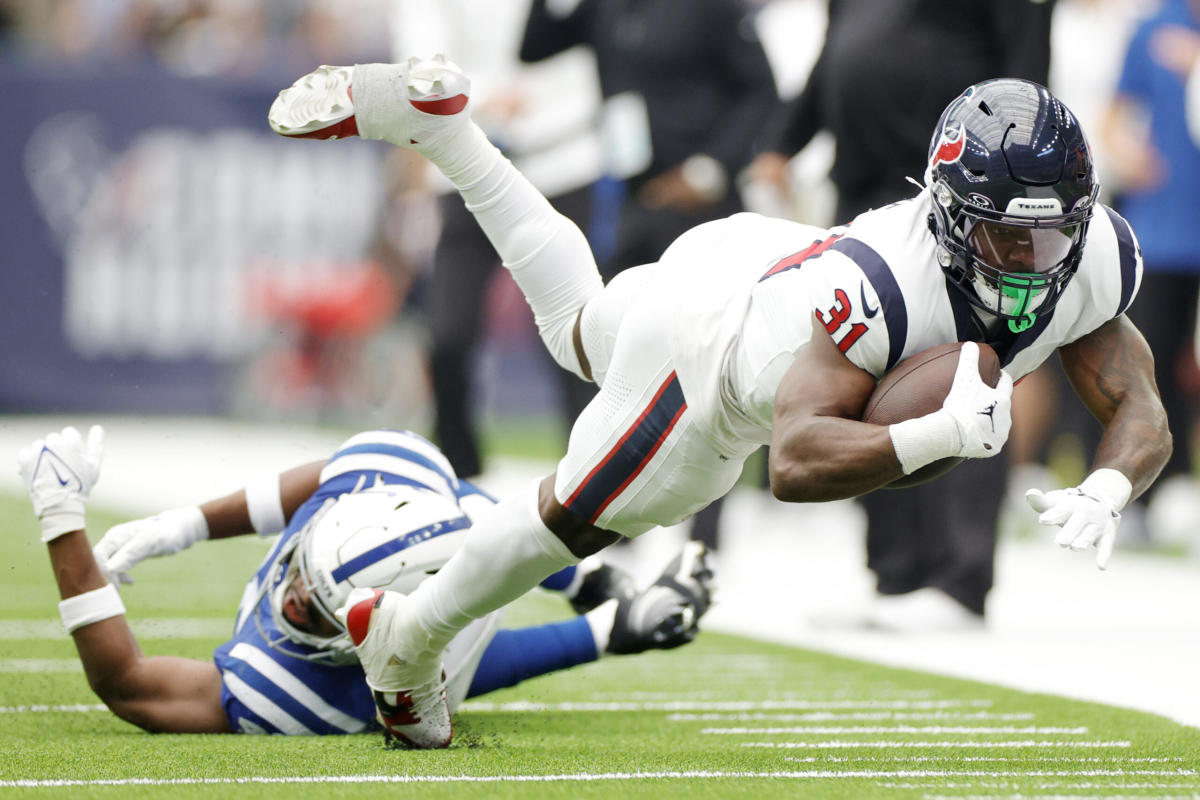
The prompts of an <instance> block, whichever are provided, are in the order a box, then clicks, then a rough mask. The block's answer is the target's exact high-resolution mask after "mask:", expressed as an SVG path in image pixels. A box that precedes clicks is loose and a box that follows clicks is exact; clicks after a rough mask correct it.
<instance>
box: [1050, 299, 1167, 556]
mask: <svg viewBox="0 0 1200 800" xmlns="http://www.w3.org/2000/svg"><path fill="white" fill-rule="evenodd" d="M1059 353H1060V356H1061V357H1062V363H1063V368H1064V369H1065V370H1066V373H1067V377H1068V378H1069V379H1070V381H1071V385H1072V386H1073V387H1074V388H1075V392H1076V393H1077V394H1078V395H1079V397H1080V399H1081V400H1083V402H1084V404H1085V405H1086V406H1087V407H1088V410H1090V411H1091V412H1092V414H1093V415H1094V416H1095V417H1096V419H1098V420H1099V421H1100V423H1101V424H1102V425H1103V426H1104V435H1103V437H1102V438H1101V439H1100V446H1099V447H1098V448H1097V450H1096V456H1095V459H1094V460H1093V463H1092V471H1091V473H1090V474H1089V475H1088V476H1087V478H1085V479H1084V481H1083V482H1082V483H1081V484H1080V485H1079V486H1077V487H1074V488H1071V489H1058V490H1054V491H1050V492H1042V491H1041V490H1039V489H1036V488H1035V489H1030V490H1029V492H1027V493H1026V497H1027V498H1028V500H1029V504H1030V505H1031V506H1032V507H1033V509H1034V510H1035V511H1037V512H1038V514H1039V516H1038V521H1039V522H1041V523H1042V524H1043V525H1052V526H1057V527H1058V528H1059V531H1058V535H1057V536H1056V537H1055V541H1056V542H1057V543H1058V544H1059V545H1061V546H1063V547H1069V548H1070V549H1072V550H1084V549H1088V548H1091V547H1095V548H1096V565H1097V566H1099V567H1100V568H1101V569H1104V568H1105V566H1106V565H1107V564H1108V559H1109V557H1110V556H1111V555H1112V550H1113V546H1114V544H1115V542H1116V536H1117V527H1118V525H1119V524H1120V520H1121V510H1122V509H1123V508H1124V507H1125V505H1126V504H1127V503H1128V502H1129V501H1130V500H1132V499H1133V498H1135V497H1137V496H1138V495H1140V494H1141V493H1142V492H1144V491H1146V489H1147V488H1149V486H1150V484H1151V483H1153V482H1154V479H1155V478H1157V477H1158V474H1159V472H1161V471H1162V468H1163V466H1164V465H1165V464H1166V463H1167V459H1168V458H1170V456H1171V432H1170V430H1168V428H1167V413H1166V410H1165V409H1164V408H1163V405H1162V400H1161V399H1160V398H1159V394H1158V387H1157V385H1156V384H1155V381H1154V357H1153V354H1152V353H1151V352H1150V347H1149V345H1147V344H1146V340H1145V339H1144V338H1143V337H1142V334H1141V332H1140V331H1138V329H1137V328H1136V327H1135V326H1134V324H1133V323H1132V322H1130V321H1129V320H1128V319H1127V318H1125V317H1124V316H1122V317H1118V318H1116V319H1114V320H1111V321H1109V322H1107V323H1105V324H1104V325H1102V326H1100V327H1099V328H1097V329H1096V330H1094V331H1092V332H1091V333H1089V334H1088V335H1087V336H1084V337H1082V338H1080V339H1078V340H1076V341H1075V342H1072V343H1071V344H1069V345H1066V346H1064V347H1063V348H1061V349H1060V351H1059Z"/></svg>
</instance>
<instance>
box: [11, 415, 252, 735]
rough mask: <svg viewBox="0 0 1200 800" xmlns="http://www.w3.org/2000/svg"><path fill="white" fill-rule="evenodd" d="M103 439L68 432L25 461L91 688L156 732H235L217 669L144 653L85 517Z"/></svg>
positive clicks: (64, 612) (24, 454) (37, 446)
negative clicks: (108, 578) (91, 539)
mask: <svg viewBox="0 0 1200 800" xmlns="http://www.w3.org/2000/svg"><path fill="white" fill-rule="evenodd" d="M103 436H104V433H103V430H102V429H101V428H100V427H99V426H96V427H93V428H92V429H91V431H90V432H89V435H88V438H87V441H86V442H85V441H84V440H83V438H82V437H81V436H80V435H79V432H78V431H77V430H75V429H74V428H66V429H64V430H63V431H62V432H61V433H52V434H50V435H49V436H47V437H46V438H45V439H38V440H37V441H35V442H34V443H33V444H32V445H30V446H29V447H26V448H24V449H23V450H21V453H20V455H19V457H18V465H19V469H20V473H21V476H22V478H23V479H24V482H25V486H26V489H27V490H28V491H29V497H30V500H31V501H32V502H33V508H34V513H35V514H36V515H37V517H38V521H39V523H40V526H41V530H42V541H43V542H45V543H46V546H47V549H48V551H49V554H50V564H51V566H52V567H53V569H54V577H55V580H56V581H57V582H58V589H59V595H60V596H61V597H62V602H61V603H59V612H60V614H61V616H62V620H63V625H64V627H65V628H66V629H67V632H68V633H70V634H71V635H72V637H73V638H74V639H75V647H76V649H77V650H78V652H79V658H80V660H81V661H82V662H83V669H84V672H85V674H86V675H87V679H88V684H89V685H90V686H91V687H92V690H93V691H95V692H96V694H97V695H98V696H99V697H100V699H101V700H103V701H104V703H105V705H107V706H108V707H109V708H110V709H112V711H113V713H115V714H116V715H117V716H119V717H121V718H122V719H124V720H126V721H128V722H131V723H133V724H134V725H137V726H139V727H141V728H145V729H146V730H149V731H163V732H168V731H169V732H178V733H225V732H228V731H229V723H228V722H227V720H226V717H225V713H224V711H223V710H222V708H221V679H220V674H219V673H218V672H217V668H216V665H215V664H213V663H212V662H211V661H197V660H193V659H186V658H173V657H164V656H158V657H154V658H147V657H146V656H145V655H143V654H142V652H141V649H140V648H139V647H138V644H137V640H136V639H135V638H134V636H133V633H132V631H130V629H129V626H128V625H127V624H126V622H125V606H124V604H123V603H122V602H121V597H120V595H119V594H118V593H117V590H116V587H115V586H113V585H112V584H111V583H108V582H107V581H106V580H105V578H104V576H103V575H102V574H101V572H100V568H99V566H98V565H97V563H96V560H95V558H94V557H93V556H92V548H91V546H90V544H89V543H88V539H87V534H86V533H85V532H84V512H85V506H86V503H87V497H88V495H89V494H90V492H91V489H92V486H94V485H95V483H96V480H97V478H98V477H99V474H100V459H101V453H102V450H103Z"/></svg>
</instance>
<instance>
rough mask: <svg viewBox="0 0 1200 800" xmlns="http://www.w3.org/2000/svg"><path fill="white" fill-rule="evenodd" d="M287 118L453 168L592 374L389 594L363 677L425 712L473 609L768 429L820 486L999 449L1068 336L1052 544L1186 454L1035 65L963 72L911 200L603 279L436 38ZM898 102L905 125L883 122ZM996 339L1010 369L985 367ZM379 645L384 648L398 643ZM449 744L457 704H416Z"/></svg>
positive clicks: (1107, 228) (542, 310) (296, 105)
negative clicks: (1085, 416)
mask: <svg viewBox="0 0 1200 800" xmlns="http://www.w3.org/2000/svg"><path fill="white" fill-rule="evenodd" d="M268 116H269V121H270V123H271V126H272V128H273V129H274V130H275V131H276V132H277V133H280V134H283V135H286V136H302V137H310V138H336V137H337V136H346V135H353V134H357V135H360V136H363V137H366V138H373V139H384V140H386V141H389V142H391V143H393V144H396V145H399V146H402V147H407V148H411V149H415V150H417V151H418V152H419V153H421V154H423V155H424V156H425V157H426V158H428V159H429V160H430V161H431V162H432V163H434V164H435V165H436V166H437V167H438V168H439V169H441V170H442V171H443V172H444V173H445V174H446V175H447V176H448V177H449V178H450V180H451V181H452V182H453V183H454V185H455V186H456V188H457V189H458V191H459V193H460V194H461V195H462V196H463V198H464V200H465V201H466V203H467V206H468V208H469V209H471V211H472V212H473V213H474V214H475V216H476V219H477V220H478V222H479V224H480V226H481V227H482V228H483V229H484V231H485V232H486V233H487V235H488V237H489V238H490V240H491V242H492V244H493V245H494V246H495V248H496V250H497V252H498V253H499V254H500V256H501V258H502V260H503V262H504V264H505V266H506V267H507V268H508V269H509V270H510V271H511V272H512V275H513V277H514V279H515V280H516V281H517V283H518V285H519V286H520V287H521V289H522V291H523V293H524V294H525V297H526V299H527V301H528V302H529V304H530V306H531V307H532V309H533V312H534V318H535V320H536V322H537V325H538V329H539V333H540V335H541V337H542V340H543V342H544V343H545V344H546V346H547V348H548V349H549V350H550V352H551V353H552V354H553V355H554V356H555V358H556V359H557V360H558V362H559V363H560V364H562V365H563V366H564V367H565V368H567V369H570V370H573V371H575V372H576V373H577V374H579V375H581V376H582V377H584V378H587V379H592V380H594V381H596V383H597V384H599V386H600V392H599V394H598V395H597V397H596V399H595V400H594V401H593V402H592V403H591V405H589V406H588V407H587V408H586V409H585V410H584V412H583V413H582V414H581V415H580V417H579V419H578V421H577V422H576V424H575V427H574V429H573V431H572V434H571V437H570V442H569V444H568V447H567V453H566V455H565V456H564V457H563V459H562V460H561V461H560V462H559V464H558V469H557V471H556V472H555V474H554V475H551V476H549V477H547V478H546V479H545V480H544V481H542V482H541V483H540V485H538V486H535V487H530V489H529V490H528V491H527V492H525V493H522V494H521V495H519V496H517V497H513V498H510V499H507V500H504V501H502V502H501V503H500V505H499V506H497V509H498V511H499V512H500V513H497V514H494V515H492V516H490V517H489V518H488V520H487V524H486V525H479V526H477V527H476V529H475V530H474V533H473V535H472V537H471V540H470V541H469V542H468V543H467V544H466V545H465V546H464V547H463V548H462V549H461V550H459V551H458V553H457V554H455V556H454V557H453V558H452V559H450V561H449V562H447V564H446V566H445V568H443V569H442V570H441V571H440V572H439V573H438V574H437V575H436V576H434V577H433V578H432V579H430V580H428V581H426V582H424V583H423V584H422V585H421V586H420V587H419V588H418V589H417V590H416V591H414V592H413V593H412V594H410V595H407V596H403V595H400V594H398V593H395V592H388V593H385V594H384V595H382V596H381V597H380V598H378V599H374V598H369V597H366V596H365V595H356V594H351V596H350V598H349V601H348V604H347V607H346V609H344V611H343V613H345V612H346V611H349V612H351V613H356V612H355V609H358V612H357V614H362V613H363V611H362V609H363V608H364V606H358V605H357V604H358V603H365V604H366V606H365V607H366V608H367V609H368V611H369V609H370V608H373V609H374V611H373V615H372V616H371V617H370V626H369V630H370V635H369V636H368V637H367V638H366V639H365V640H364V641H362V642H361V644H360V645H359V654H360V657H361V658H362V659H363V662H364V663H365V664H373V665H377V667H372V666H368V669H367V679H368V681H369V682H371V683H372V685H374V686H376V687H377V688H379V689H381V690H384V691H388V692H401V693H402V694H401V696H402V697H405V698H409V701H410V702H412V703H413V704H422V705H421V707H422V708H425V709H428V708H429V707H430V705H429V703H428V702H427V700H426V699H425V698H428V697H429V696H431V694H432V693H433V692H435V691H436V687H437V685H438V681H439V680H440V674H441V655H440V654H441V651H442V649H443V648H444V647H445V645H446V643H447V642H449V641H450V639H451V638H452V637H453V636H454V635H455V634H456V633H457V632H458V631H459V630H461V629H462V628H463V627H464V626H465V625H467V624H469V623H470V622H471V621H472V620H474V619H477V618H479V617H481V616H484V615H485V614H487V613H488V612H489V611H490V610H492V609H494V608H496V607H498V606H501V605H503V604H504V603H506V602H508V601H509V600H511V599H512V598H514V597H516V596H519V595H520V594H521V593H523V592H525V591H526V590H527V589H529V587H531V586H533V585H535V584H536V583H537V582H538V581H539V580H541V579H543V578H544V577H545V576H546V575H549V574H551V573H553V572H554V571H556V570H558V569H561V568H562V567H563V566H564V565H568V564H573V563H576V562H578V561H579V560H580V559H581V558H583V557H585V556H588V555H591V554H592V553H595V552H597V551H598V550H600V549H601V548H603V547H605V546H607V545H608V544H611V543H612V542H614V541H616V540H617V539H618V538H619V537H621V536H628V537H633V536H638V535H640V534H642V533H644V532H645V531H647V530H649V529H650V528H652V527H655V526H657V525H669V524H673V523H676V522H678V521H679V520H681V519H683V518H685V517H686V516H688V515H689V514H692V513H694V512H695V511H696V510H697V509H699V508H701V507H703V506H704V505H706V504H707V503H710V502H711V501H712V500H714V499H715V498H717V497H720V496H721V495H723V494H724V493H725V492H727V491H728V490H729V489H730V487H732V486H733V484H734V482H735V480H736V479H737V477H738V475H739V474H740V472H741V469H742V463H743V461H744V460H745V459H746V457H747V456H748V455H749V454H750V453H752V452H753V451H754V450H756V449H757V448H758V447H759V446H761V445H762V444H766V443H769V444H770V445H771V449H770V465H769V471H770V478H771V488H772V491H773V493H774V494H775V496H776V497H778V498H780V499H782V500H789V501H800V502H812V501H822V500H832V499H839V498H847V497H853V496H855V495H858V494H862V493H864V492H869V491H872V490H874V489H877V488H879V487H881V486H884V485H886V484H887V483H889V482H891V481H893V480H895V479H897V478H899V477H900V476H901V475H904V474H909V473H911V472H913V471H914V470H916V469H918V468H920V467H921V466H923V465H925V464H928V463H930V462H932V461H935V460H937V459H940V458H944V457H949V456H963V457H968V458H986V457H990V456H994V455H996V454H997V453H998V452H999V451H1000V449H1001V448H1002V447H1003V445H1004V443H1005V441H1006V440H1007V436H1008V431H1009V426H1010V422H1011V421H1010V396H1011V391H1012V382H1013V379H1014V378H1020V377H1021V376H1023V375H1025V374H1027V373H1028V372H1030V371H1032V370H1033V369H1034V368H1035V367H1036V366H1037V365H1038V364H1040V363H1041V362H1042V361H1044V360H1045V359H1046V358H1047V357H1049V355H1050V354H1051V353H1052V352H1054V351H1055V350H1057V351H1058V352H1059V354H1060V357H1061V359H1062V363H1063V365H1064V367H1065V369H1066V370H1067V373H1068V374H1069V375H1070V378H1071V381H1072V383H1073V385H1074V386H1075V388H1076V390H1077V392H1078V394H1079V395H1080V397H1081V399H1082V400H1083V402H1084V403H1085V404H1086V405H1087V407H1088V408H1089V409H1090V410H1091V411H1092V413H1093V414H1095V415H1096V417H1097V418H1098V419H1099V420H1100V421H1101V423H1103V424H1104V425H1105V433H1104V437H1103V440H1102V443H1101V445H1100V447H1099V449H1098V451H1097V453H1096V454H1095V458H1094V462H1093V469H1092V471H1091V472H1090V474H1089V475H1088V476H1087V478H1086V479H1085V480H1084V481H1083V482H1082V483H1081V484H1080V485H1079V486H1078V487H1075V488H1072V489H1067V490H1058V491H1052V492H1047V493H1042V492H1041V491H1039V490H1037V489H1031V490H1030V493H1029V502H1030V504H1031V505H1032V506H1033V507H1034V509H1035V510H1036V511H1038V512H1039V514H1040V517H1039V519H1040V521H1041V522H1042V523H1044V524H1047V525H1052V526H1057V527H1058V528H1059V532H1058V534H1057V541H1058V543H1059V544H1061V545H1063V546H1066V547H1070V548H1072V549H1076V550H1081V549H1084V548H1090V547H1096V548H1097V558H1098V563H1099V565H1100V566H1102V567H1103V566H1104V564H1105V562H1106V561H1107V559H1108V557H1109V555H1110V553H1111V550H1112V546H1113V540H1114V537H1115V534H1116V529H1117V524H1118V521H1119V519H1120V511H1121V509H1122V508H1123V507H1124V505H1125V504H1126V503H1127V502H1128V501H1129V500H1130V498H1132V497H1136V496H1137V495H1138V494H1140V493H1141V492H1143V491H1145V489H1146V488H1147V487H1148V486H1149V485H1150V483H1151V482H1152V481H1153V480H1154V478H1155V476H1156V475H1157V474H1158V472H1159V471H1160V469H1161V468H1162V465H1163V463H1164V462H1165V460H1166V458H1167V456H1168V454H1169V453H1170V449H1171V439H1170V434H1169V432H1168V430H1167V423H1166V418H1165V414H1164V412H1163V408H1162V404H1161V402H1160V400H1159V397H1158V391H1157V388H1156V386H1155V384H1154V376H1153V370H1152V356H1151V354H1150V352H1149V351H1148V348H1147V347H1146V344H1145V340H1144V339H1143V338H1142V336H1141V334H1140V333H1139V332H1138V331H1137V330H1136V328H1135V327H1134V326H1133V325H1132V324H1131V323H1130V322H1129V321H1128V320H1127V318H1126V317H1125V316H1124V311H1125V309H1126V308H1127V307H1128V305H1129V303H1130V302H1131V301H1132V299H1133V297H1134V295H1135V293H1136V290H1137V286H1138V282H1139V278H1140V274H1141V259H1140V256H1139V252H1138V246H1137V241H1136V239H1135V238H1134V235H1133V233H1132V231H1131V230H1130V229H1129V226H1128V225H1127V224H1126V223H1125V222H1124V220H1122V219H1121V218H1120V217H1119V216H1118V215H1117V214H1115V213H1114V212H1112V211H1111V210H1110V209H1108V208H1105V207H1103V206H1100V205H1099V204H1097V203H1096V201H1095V198H1096V191H1097V186H1098V184H1097V181H1096V176H1095V174H1094V170H1093V167H1092V160H1091V155H1090V151H1089V149H1088V145H1087V141H1086V139H1085V137H1084V134H1083V132H1082V131H1081V130H1080V128H1079V125H1078V122H1077V121H1076V119H1075V117H1074V116H1073V115H1072V114H1071V112H1070V111H1069V110H1067V109H1066V108H1065V107H1064V106H1063V105H1062V104H1061V103H1060V102H1059V101H1058V100H1057V99H1056V98H1054V97H1053V96H1052V95H1051V94H1050V93H1049V92H1048V91H1047V90H1046V89H1045V88H1044V87H1041V86H1039V85H1037V84H1033V83H1029V82H1027V81H1020V80H1011V79H1005V80H994V81H987V82H984V83H981V84H977V85H975V86H972V87H970V88H968V89H967V90H966V91H965V92H964V93H963V94H962V96H960V97H959V98H958V99H956V100H955V101H954V102H953V103H952V104H951V105H950V106H949V107H948V108H947V109H946V110H945V112H944V113H943V115H942V118H941V119H940V120H939V121H938V123H937V126H936V128H935V130H934V135H933V139H932V144H931V147H930V157H929V162H928V169H927V170H926V173H925V176H924V184H923V185H919V188H920V191H919V193H917V194H916V196H914V197H913V198H911V199H909V200H906V201H902V202H899V203H896V204H894V205H891V206H888V207H886V208H882V209H878V210H874V211H870V212H867V213H865V214H862V215H861V216H859V217H858V218H857V219H855V220H854V221H853V222H852V223H851V224H850V225H847V226H845V227H842V228H835V229H832V230H821V229H816V228H813V227H809V226H805V225H799V224H795V223H791V222H787V221H782V220H773V219H765V218H762V217H759V216H755V215H750V214H741V215H737V216H734V217H731V218H729V219H726V220H723V221H717V222H712V223H708V224H705V225H702V226H699V227H697V228H695V229H693V230H692V231H690V232H688V233H686V234H684V235H683V236H682V237H680V238H679V239H678V240H677V241H676V242H675V243H674V244H673V245H672V246H671V247H670V248H668V250H667V251H666V252H665V253H664V254H663V256H662V259H661V260H660V261H659V262H657V263H655V264H650V265H646V266H642V267H634V268H632V269H630V270H628V271H626V272H624V273H622V274H621V275H620V276H618V277H617V278H616V279H614V280H613V281H612V282H611V283H610V284H609V285H608V286H602V285H601V281H600V278H599V276H598V275H597V273H596V269H595V266H594V262H593V259H592V257H591V254H590V252H589V250H588V247H587V243H586V240H585V239H584V237H583V235H582V234H581V233H580V231H579V230H578V229H576V228H575V227H574V226H573V225H572V224H570V223H569V222H568V221H567V220H566V219H564V218H563V217H561V216H560V215H558V214H556V213H555V212H554V210H553V208H551V206H550V205H549V204H548V203H547V202H546V201H545V199H544V198H542V197H540V196H539V195H538V193H537V192H536V191H535V190H534V189H533V188H532V186H530V185H529V184H528V182H527V181H525V180H524V179H523V178H522V177H521V176H520V175H519V174H518V173H517V172H516V170H514V169H513V167H512V166H511V164H509V163H508V162H506V161H505V159H504V158H503V156H502V155H501V154H500V153H499V151H498V150H496V148H495V147H494V146H493V145H491V144H490V143H489V142H488V141H487V140H486V138H485V137H484V135H483V134H482V132H481V131H480V130H479V129H478V127H477V126H475V125H474V124H473V123H472V122H471V121H470V118H469V81H468V80H467V79H466V77H465V76H463V75H462V74H461V72H460V71H459V70H458V69H457V68H456V67H455V66H454V65H453V64H452V63H450V62H448V61H446V60H445V59H444V58H443V57H440V56H439V57H435V58H433V59H427V60H419V59H410V61H409V62H408V63H405V64H386V65H385V64H368V65H359V66H356V67H353V68H349V67H322V68H320V69H318V70H316V71H315V72H313V73H312V74H310V75H308V76H305V77H304V78H301V79H300V80H299V81H297V82H296V83H295V84H294V85H293V86H292V87H291V88H289V89H286V90H284V91H283V92H281V93H280V95H279V97H278V98H277V99H276V101H275V103H274V104H273V106H272V108H271V110H270V112H269V115H268ZM880 124H887V123H886V120H881V121H880ZM954 341H962V342H966V343H967V344H966V345H965V346H964V347H963V348H962V351H961V353H962V354H961V357H960V361H959V369H958V374H957V376H956V379H955V381H954V385H953V388H952V389H951V391H950V392H949V394H948V396H947V397H946V400H945V403H944V405H943V407H942V408H941V409H939V410H937V411H934V412H932V413H930V414H928V415H926V416H922V417H919V418H916V419H912V420H908V421H905V422H901V423H898V424H895V425H891V426H876V425H871V424H867V423H864V422H862V421H860V417H861V414H862V411H863V408H864V405H865V403H866V400H867V398H868V397H869V395H870V394H871V392H872V391H873V390H874V388H875V385H876V382H877V380H878V379H879V377H880V376H882V375H883V374H884V372H885V371H886V370H887V369H888V368H889V367H891V366H892V365H894V364H895V363H897V362H898V361H900V360H901V359H902V358H904V357H906V356H909V355H912V354H914V353H917V352H919V351H921V350H924V349H926V348H929V347H932V346H934V345H938V344H942V343H946V342H954ZM982 341H986V342H988V343H989V344H991V345H992V347H994V348H995V349H996V351H997V353H998V354H999V355H1000V358H1001V362H1002V364H1003V366H1004V368H1005V372H1004V374H1003V375H1002V377H1001V379H1000V382H999V384H998V385H997V386H996V387H995V388H993V387H989V386H987V385H986V384H985V383H984V382H983V381H982V380H981V379H980V377H979V375H978V372H977V360H978V352H979V351H978V347H977V346H976V345H975V344H974V342H982ZM382 654H386V656H387V658H389V659H390V663H387V664H386V665H385V659H384V656H383V655H382ZM406 730H407V731H408V734H407V735H408V737H409V738H410V739H412V740H414V741H421V742H427V743H431V744H433V745H441V744H444V743H445V742H447V741H449V721H448V714H447V713H446V712H445V709H444V708H443V709H442V713H440V714H439V715H438V716H437V717H436V718H435V717H434V716H433V715H431V714H425V715H424V716H423V718H422V720H421V721H420V722H419V723H416V724H413V725H409V726H406Z"/></svg>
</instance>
